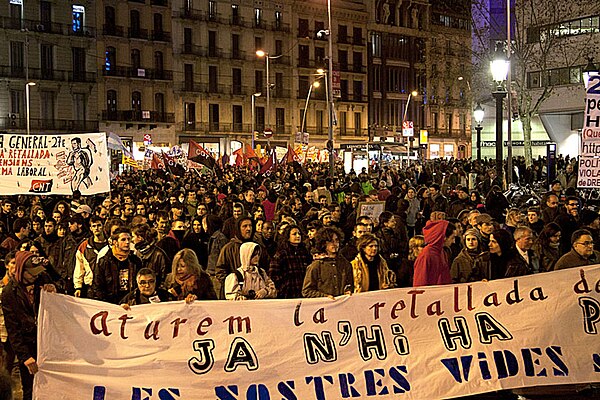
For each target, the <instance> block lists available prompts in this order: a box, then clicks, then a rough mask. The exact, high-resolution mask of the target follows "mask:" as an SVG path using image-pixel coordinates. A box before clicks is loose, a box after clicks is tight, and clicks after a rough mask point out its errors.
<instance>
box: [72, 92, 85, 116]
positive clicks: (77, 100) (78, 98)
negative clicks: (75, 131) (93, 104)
mask: <svg viewBox="0 0 600 400" xmlns="http://www.w3.org/2000/svg"><path fill="white" fill-rule="evenodd" d="M86 102H87V99H86V95H85V93H73V119H74V120H75V121H85V120H86V119H87V118H86V114H87V113H86V108H87V104H86Z"/></svg>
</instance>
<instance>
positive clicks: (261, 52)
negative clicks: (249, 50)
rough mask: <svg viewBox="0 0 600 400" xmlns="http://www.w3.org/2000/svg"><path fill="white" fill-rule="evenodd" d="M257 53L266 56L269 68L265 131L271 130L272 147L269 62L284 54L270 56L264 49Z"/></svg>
mask: <svg viewBox="0 0 600 400" xmlns="http://www.w3.org/2000/svg"><path fill="white" fill-rule="evenodd" d="M256 55H257V56H258V57H260V58H262V57H264V58H265V63H266V68H267V71H266V73H267V118H266V125H265V132H266V131H267V130H269V136H267V135H265V136H267V147H269V148H271V136H270V135H271V134H272V132H273V131H272V129H271V81H270V73H269V64H270V61H271V60H276V59H278V58H279V57H282V56H283V54H280V55H278V56H270V55H269V53H267V52H265V51H264V50H256Z"/></svg>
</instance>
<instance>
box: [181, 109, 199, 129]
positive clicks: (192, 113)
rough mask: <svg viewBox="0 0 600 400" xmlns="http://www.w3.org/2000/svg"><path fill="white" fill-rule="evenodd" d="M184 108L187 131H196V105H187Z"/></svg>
mask: <svg viewBox="0 0 600 400" xmlns="http://www.w3.org/2000/svg"><path fill="white" fill-rule="evenodd" d="M183 108H184V113H185V129H195V128H196V103H185V104H184V107H183Z"/></svg>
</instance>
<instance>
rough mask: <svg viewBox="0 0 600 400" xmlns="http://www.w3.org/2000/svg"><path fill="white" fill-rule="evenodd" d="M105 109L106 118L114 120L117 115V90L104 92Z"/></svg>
mask: <svg viewBox="0 0 600 400" xmlns="http://www.w3.org/2000/svg"><path fill="white" fill-rule="evenodd" d="M106 111H107V112H108V119H111V120H114V119H115V117H116V115H117V91H116V90H108V91H107V92H106Z"/></svg>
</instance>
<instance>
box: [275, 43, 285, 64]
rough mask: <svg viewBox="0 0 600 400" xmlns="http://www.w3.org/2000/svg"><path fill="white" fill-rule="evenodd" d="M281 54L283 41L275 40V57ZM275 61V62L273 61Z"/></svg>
mask: <svg viewBox="0 0 600 400" xmlns="http://www.w3.org/2000/svg"><path fill="white" fill-rule="evenodd" d="M282 54H283V40H279V39H277V40H275V55H276V56H279V55H282ZM273 61H276V60H273Z"/></svg>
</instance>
